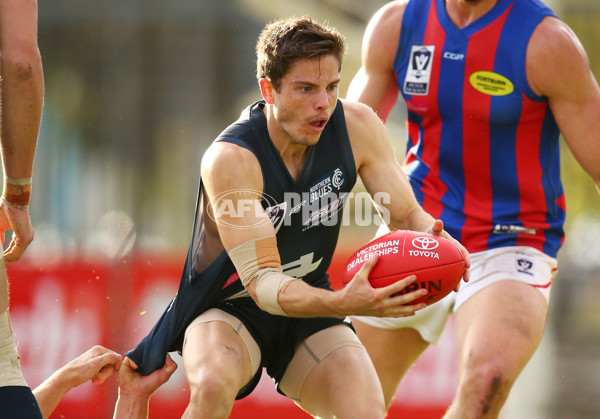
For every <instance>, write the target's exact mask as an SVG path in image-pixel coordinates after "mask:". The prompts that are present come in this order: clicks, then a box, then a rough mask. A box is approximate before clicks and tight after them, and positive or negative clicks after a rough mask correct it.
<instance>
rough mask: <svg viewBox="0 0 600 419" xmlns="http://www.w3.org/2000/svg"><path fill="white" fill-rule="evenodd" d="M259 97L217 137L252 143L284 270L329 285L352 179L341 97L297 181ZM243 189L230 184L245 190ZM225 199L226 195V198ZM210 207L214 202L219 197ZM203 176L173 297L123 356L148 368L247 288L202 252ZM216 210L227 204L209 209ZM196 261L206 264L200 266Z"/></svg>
mask: <svg viewBox="0 0 600 419" xmlns="http://www.w3.org/2000/svg"><path fill="white" fill-rule="evenodd" d="M264 106H265V104H264V102H263V101H259V102H256V103H254V104H252V105H251V106H249V107H248V108H246V109H245V110H244V111H243V112H242V114H241V116H240V118H239V119H238V120H237V121H236V122H235V123H233V124H232V125H230V126H229V127H228V128H227V129H225V131H223V132H222V133H221V134H220V135H219V137H217V139H216V140H215V141H223V142H229V143H234V144H237V145H239V146H240V147H244V148H246V149H248V150H250V151H251V152H252V153H253V154H254V155H255V156H256V158H257V160H258V162H259V163H260V166H261V169H262V174H263V185H264V186H263V191H262V206H263V208H264V210H265V211H266V212H267V214H268V215H269V217H270V220H271V222H272V223H273V226H274V227H275V231H276V237H277V247H278V249H279V253H280V258H281V263H282V266H283V271H284V273H285V274H287V275H289V276H293V277H296V278H301V279H302V280H303V281H305V282H307V283H309V284H311V285H313V286H317V287H321V288H329V287H330V283H329V280H328V275H327V269H328V268H329V265H330V263H331V259H332V257H333V253H334V251H335V247H336V245H337V240H338V236H339V229H340V226H341V223H342V213H343V207H344V201H345V199H346V198H347V197H348V194H349V193H350V191H351V190H352V187H353V186H354V184H355V183H356V167H355V163H354V157H353V154H352V149H351V147H350V140H349V138H348V132H347V130H346V121H345V116H344V110H343V106H342V104H341V102H339V101H338V103H337V106H336V109H335V111H334V112H333V114H332V116H331V118H330V120H329V121H328V122H327V125H326V126H325V128H324V130H323V132H322V134H321V137H320V139H319V141H318V143H317V144H315V145H313V146H311V147H309V148H308V151H307V155H306V160H305V162H304V166H303V168H302V171H301V174H300V176H299V178H298V179H297V180H294V178H293V177H292V176H291V175H290V173H289V171H288V170H287V168H286V166H285V164H284V162H283V160H282V159H281V156H280V154H279V152H278V150H277V149H276V148H275V146H274V145H273V143H272V141H271V139H270V137H269V133H268V130H267V122H266V118H265V116H264V113H263V108H264ZM245 192H246V191H243V190H237V191H231V193H235V194H244V193H245ZM223 202H224V201H223ZM213 205H214V206H217V207H218V205H219V201H218V200H216V201H215V202H214V203H213ZM205 207H206V206H205V204H204V203H203V192H202V181H200V191H199V193H198V203H197V205H196V219H195V222H194V231H193V235H192V240H191V243H190V246H189V250H188V255H187V258H186V262H185V265H184V269H183V273H182V276H181V280H180V283H179V290H178V292H177V295H176V296H175V298H174V299H173V300H172V301H171V304H170V305H169V307H168V308H167V310H166V311H165V312H164V313H163V315H162V317H161V318H160V319H159V320H158V322H157V323H156V325H155V326H154V328H153V329H152V330H151V331H150V333H149V334H148V336H146V337H145V338H144V339H143V340H142V342H140V343H139V344H138V346H137V347H136V348H135V349H133V350H131V351H129V352H128V353H127V356H128V357H129V358H131V359H132V360H133V361H135V363H136V364H137V365H138V366H139V369H138V371H139V372H140V373H141V374H144V375H147V374H150V373H151V372H152V371H154V370H156V369H158V368H160V367H162V366H163V365H164V361H165V357H166V355H167V353H168V352H171V351H179V350H181V347H182V343H183V335H184V332H185V330H186V328H187V326H188V325H189V324H190V323H191V322H192V321H193V320H194V319H195V318H196V317H197V316H198V315H199V314H200V313H202V312H204V311H206V310H207V309H208V308H210V307H212V306H213V305H215V304H216V303H217V302H219V301H223V300H225V299H228V298H235V296H237V295H240V294H243V293H244V292H245V290H244V287H243V286H242V284H241V281H240V280H239V275H238V274H237V272H236V271H235V267H234V266H233V263H232V262H231V260H230V259H229V257H228V255H227V252H226V251H224V250H223V251H221V252H220V253H219V254H218V256H217V257H216V259H215V260H213V261H206V260H199V259H198V258H200V259H202V257H203V256H201V255H202V254H205V253H203V252H200V250H201V248H202V246H206V245H207V244H206V243H204V242H203V239H204V237H205V234H204V224H203V219H204V217H205V216H208V215H207V214H205V211H204V208H205ZM213 209H214V210H216V211H219V210H223V211H227V210H231V208H228V207H223V208H213ZM195 266H208V267H206V268H205V269H202V270H201V272H197V270H196V269H194V267H195Z"/></svg>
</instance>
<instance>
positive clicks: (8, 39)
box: [0, 0, 38, 52]
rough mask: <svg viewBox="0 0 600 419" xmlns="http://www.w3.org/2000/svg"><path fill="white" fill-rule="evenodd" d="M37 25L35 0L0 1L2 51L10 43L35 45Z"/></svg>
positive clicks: (0, 42) (0, 46) (0, 43)
mask: <svg viewBox="0 0 600 419" xmlns="http://www.w3.org/2000/svg"><path fill="white" fill-rule="evenodd" d="M37 24H38V7H37V0H0V48H2V49H3V50H4V48H6V47H7V46H10V45H11V43H12V42H26V43H30V44H32V45H37ZM2 52H4V51H2Z"/></svg>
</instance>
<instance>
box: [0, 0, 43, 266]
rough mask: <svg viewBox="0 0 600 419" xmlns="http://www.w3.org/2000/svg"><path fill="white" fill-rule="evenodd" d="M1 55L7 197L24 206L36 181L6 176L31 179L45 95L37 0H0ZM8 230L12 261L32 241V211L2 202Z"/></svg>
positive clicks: (2, 226) (2, 225)
mask: <svg viewBox="0 0 600 419" xmlns="http://www.w3.org/2000/svg"><path fill="white" fill-rule="evenodd" d="M0 57H1V63H0V75H1V77H2V84H1V86H0V88H1V93H2V100H1V104H2V110H1V133H0V143H1V149H2V164H3V168H4V191H3V196H4V197H5V198H6V200H7V201H8V202H11V203H13V204H17V205H18V206H21V207H24V206H26V205H27V204H28V202H29V196H30V191H31V185H30V184H15V183H14V182H7V177H9V178H13V179H21V180H23V179H28V178H31V176H32V172H33V160H34V156H35V150H36V146H37V139H38V133H39V128H40V121H41V116H42V105H43V96H44V90H43V89H44V80H43V71H42V61H41V57H40V52H39V49H38V46H37V1H36V0H22V1H15V0H0ZM21 183H23V182H21ZM25 183H26V182H25ZM5 230H13V232H14V236H13V240H12V242H11V244H10V246H9V247H8V249H7V250H6V251H5V252H4V253H5V256H6V260H7V262H12V261H14V260H17V259H19V258H20V257H21V255H22V254H23V252H24V251H25V249H26V248H27V246H28V245H29V243H30V242H31V240H33V229H32V227H31V222H30V220H29V214H28V212H27V211H23V210H22V209H19V208H16V207H15V206H11V205H7V204H5V203H4V204H2V205H1V206H0V232H1V233H2V237H3V236H4V231H5Z"/></svg>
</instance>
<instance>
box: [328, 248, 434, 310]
mask: <svg viewBox="0 0 600 419" xmlns="http://www.w3.org/2000/svg"><path fill="white" fill-rule="evenodd" d="M377 259H378V256H377V254H374V255H373V256H372V257H371V258H370V259H369V260H367V261H366V262H365V263H364V264H363V266H362V267H361V268H360V270H359V271H358V272H357V273H356V275H355V276H354V278H353V279H352V280H351V281H350V282H348V284H346V286H345V287H344V288H343V289H342V290H340V291H338V292H340V299H341V302H340V305H341V307H342V310H343V311H344V314H345V315H357V316H377V317H406V316H412V315H414V314H415V312H416V311H417V310H420V309H422V308H425V306H426V304H425V303H418V304H410V302H411V301H413V300H415V299H417V298H419V297H422V296H424V295H425V294H427V290H425V289H418V290H416V291H413V292H410V293H407V294H404V295H394V294H397V293H398V292H400V291H402V290H404V288H406V287H407V286H408V285H410V284H411V283H413V282H414V281H415V280H416V279H417V277H416V276H415V275H411V276H408V277H406V278H403V279H401V280H399V281H397V282H395V283H393V284H390V285H387V286H385V287H382V288H373V287H372V286H371V284H370V283H369V273H370V272H371V270H372V269H373V267H374V266H375V264H376V263H377Z"/></svg>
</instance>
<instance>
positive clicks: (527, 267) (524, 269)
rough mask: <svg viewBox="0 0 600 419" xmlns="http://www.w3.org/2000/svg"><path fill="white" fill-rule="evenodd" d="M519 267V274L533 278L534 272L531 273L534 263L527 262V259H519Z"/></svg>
mask: <svg viewBox="0 0 600 419" xmlns="http://www.w3.org/2000/svg"><path fill="white" fill-rule="evenodd" d="M517 265H518V268H517V272H520V273H522V274H527V275H531V276H533V272H531V268H533V262H532V261H530V260H527V259H518V260H517Z"/></svg>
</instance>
